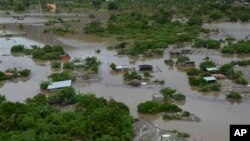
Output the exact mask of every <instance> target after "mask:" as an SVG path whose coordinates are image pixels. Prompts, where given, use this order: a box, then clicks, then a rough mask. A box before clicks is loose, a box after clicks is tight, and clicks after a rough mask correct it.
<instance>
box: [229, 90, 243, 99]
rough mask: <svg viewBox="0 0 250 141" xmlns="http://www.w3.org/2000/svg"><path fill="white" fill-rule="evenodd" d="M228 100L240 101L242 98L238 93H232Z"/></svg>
mask: <svg viewBox="0 0 250 141" xmlns="http://www.w3.org/2000/svg"><path fill="white" fill-rule="evenodd" d="M227 98H228V99H231V100H240V99H241V98H242V96H241V94H240V93H238V92H234V91H231V92H230V94H228V95H227Z"/></svg>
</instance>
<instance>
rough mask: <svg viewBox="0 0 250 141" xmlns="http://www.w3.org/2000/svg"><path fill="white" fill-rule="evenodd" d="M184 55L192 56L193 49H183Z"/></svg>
mask: <svg viewBox="0 0 250 141" xmlns="http://www.w3.org/2000/svg"><path fill="white" fill-rule="evenodd" d="M182 53H183V54H192V50H191V49H183V50H182Z"/></svg>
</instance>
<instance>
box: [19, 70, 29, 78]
mask: <svg viewBox="0 0 250 141" xmlns="http://www.w3.org/2000/svg"><path fill="white" fill-rule="evenodd" d="M19 73H20V76H22V77H28V76H29V75H30V74H31V71H30V70H29V69H24V70H20V71H19Z"/></svg>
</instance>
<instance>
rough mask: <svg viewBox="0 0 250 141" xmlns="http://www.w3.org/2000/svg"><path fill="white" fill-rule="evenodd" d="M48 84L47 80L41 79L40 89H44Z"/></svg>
mask: <svg viewBox="0 0 250 141" xmlns="http://www.w3.org/2000/svg"><path fill="white" fill-rule="evenodd" d="M49 84H50V82H49V81H42V82H41V83H40V89H41V90H46V89H47V88H48V86H49Z"/></svg>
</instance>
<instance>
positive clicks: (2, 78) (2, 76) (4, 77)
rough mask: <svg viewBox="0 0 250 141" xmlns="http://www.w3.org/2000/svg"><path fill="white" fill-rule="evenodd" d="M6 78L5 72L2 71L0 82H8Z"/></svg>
mask: <svg viewBox="0 0 250 141" xmlns="http://www.w3.org/2000/svg"><path fill="white" fill-rule="evenodd" d="M6 79H7V78H6V76H5V74H4V72H2V71H0V81H3V80H6Z"/></svg>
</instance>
